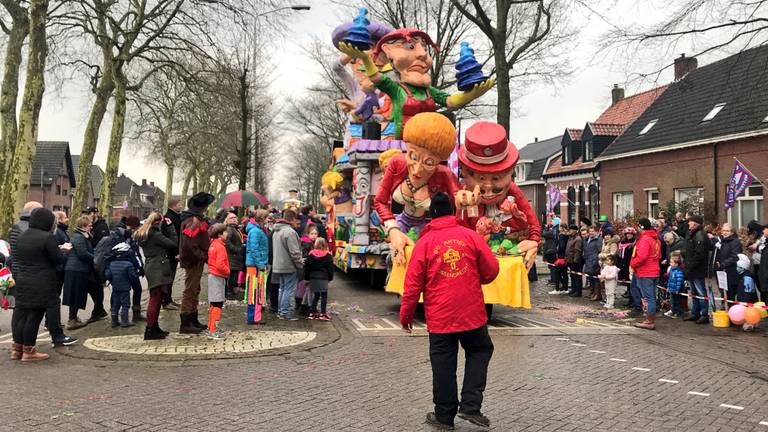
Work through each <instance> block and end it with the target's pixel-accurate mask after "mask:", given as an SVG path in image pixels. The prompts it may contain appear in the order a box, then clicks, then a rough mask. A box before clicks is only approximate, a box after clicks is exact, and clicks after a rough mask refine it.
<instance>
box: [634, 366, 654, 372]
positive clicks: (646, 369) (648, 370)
mask: <svg viewBox="0 0 768 432" xmlns="http://www.w3.org/2000/svg"><path fill="white" fill-rule="evenodd" d="M632 370H637V371H643V372H650V371H651V370H650V369H648V368H641V367H633V368H632Z"/></svg>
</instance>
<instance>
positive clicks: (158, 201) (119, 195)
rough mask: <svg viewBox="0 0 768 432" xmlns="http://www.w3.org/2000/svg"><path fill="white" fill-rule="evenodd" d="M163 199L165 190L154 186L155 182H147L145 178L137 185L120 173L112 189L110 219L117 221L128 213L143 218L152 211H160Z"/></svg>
mask: <svg viewBox="0 0 768 432" xmlns="http://www.w3.org/2000/svg"><path fill="white" fill-rule="evenodd" d="M164 199H165V192H163V190H162V189H160V188H159V187H157V186H155V182H149V183H147V179H142V180H141V184H140V185H139V184H137V183H136V182H134V181H133V180H131V178H130V177H128V176H126V175H125V174H120V177H118V178H117V182H116V183H115V187H114V188H113V191H112V214H111V219H112V220H113V221H117V220H119V219H120V218H121V217H123V216H128V215H134V216H138V217H139V218H140V219H144V218H146V217H147V216H149V214H150V213H151V212H152V211H154V210H158V211H160V210H161V207H162V206H163V200H164Z"/></svg>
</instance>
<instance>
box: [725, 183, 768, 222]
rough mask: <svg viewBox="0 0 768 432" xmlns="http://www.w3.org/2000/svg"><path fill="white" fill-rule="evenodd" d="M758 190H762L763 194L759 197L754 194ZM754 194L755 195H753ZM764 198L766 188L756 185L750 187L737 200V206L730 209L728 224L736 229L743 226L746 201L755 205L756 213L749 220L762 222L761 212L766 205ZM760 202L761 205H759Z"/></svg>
mask: <svg viewBox="0 0 768 432" xmlns="http://www.w3.org/2000/svg"><path fill="white" fill-rule="evenodd" d="M757 188H761V189H762V192H761V193H760V195H757V193H756V192H754V191H756V190H757ZM753 193H754V195H752V194H753ZM764 197H765V188H764V187H763V186H762V185H760V184H756V185H752V186H750V187H748V188H747V190H745V191H744V195H742V196H740V197H738V198H736V204H735V205H734V206H733V207H732V208H730V209H728V223H730V224H731V225H732V226H733V228H734V229H738V228H741V227H742V226H743V225H741V221H742V217H741V216H742V214H741V213H742V212H743V211H744V204H743V203H744V202H746V201H754V203H755V205H754V213H753V214H752V215H751V216H750V217H749V219H750V220H752V219H754V220H757V221H760V220H762V218H763V215H762V213H763V212H762V211H761V210H762V209H761V208H760V207H762V206H764V205H765V200H764ZM758 202H759V203H760V204H758Z"/></svg>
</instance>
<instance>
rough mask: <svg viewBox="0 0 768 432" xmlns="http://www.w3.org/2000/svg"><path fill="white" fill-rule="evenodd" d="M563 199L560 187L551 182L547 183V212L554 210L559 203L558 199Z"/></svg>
mask: <svg viewBox="0 0 768 432" xmlns="http://www.w3.org/2000/svg"><path fill="white" fill-rule="evenodd" d="M562 199H563V194H562V193H560V189H558V188H557V186H555V185H553V184H552V183H549V184H548V185H547V212H548V213H549V212H551V211H554V210H555V207H556V206H557V205H558V204H559V203H560V200H562Z"/></svg>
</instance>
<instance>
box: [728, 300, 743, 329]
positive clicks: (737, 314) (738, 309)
mask: <svg viewBox="0 0 768 432" xmlns="http://www.w3.org/2000/svg"><path fill="white" fill-rule="evenodd" d="M746 312H747V308H746V307H745V306H744V305H740V304H738V305H733V306H731V308H730V309H728V318H730V319H731V322H732V323H734V324H736V325H741V324H744V314H745V313H746Z"/></svg>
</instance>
